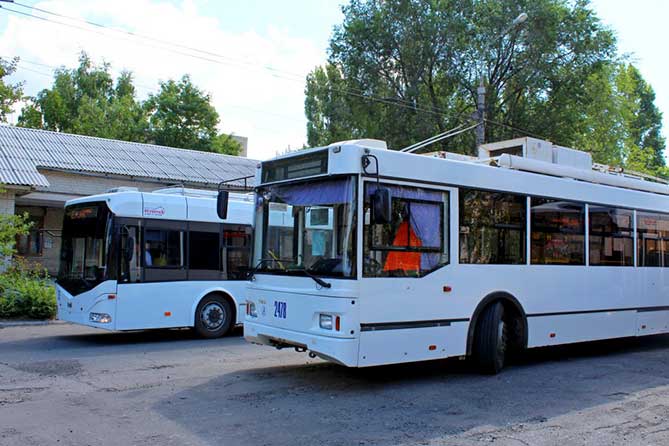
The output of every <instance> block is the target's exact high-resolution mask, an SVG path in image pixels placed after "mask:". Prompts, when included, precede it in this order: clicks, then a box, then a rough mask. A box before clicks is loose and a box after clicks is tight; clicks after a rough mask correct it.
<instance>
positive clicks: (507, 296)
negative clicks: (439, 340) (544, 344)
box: [467, 291, 527, 356]
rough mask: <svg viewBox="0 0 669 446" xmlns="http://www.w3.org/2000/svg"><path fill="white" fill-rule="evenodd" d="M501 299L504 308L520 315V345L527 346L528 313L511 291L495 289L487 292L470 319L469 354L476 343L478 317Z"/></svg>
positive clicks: (468, 333)
mask: <svg viewBox="0 0 669 446" xmlns="http://www.w3.org/2000/svg"><path fill="white" fill-rule="evenodd" d="M497 301H500V302H502V304H503V305H504V309H505V310H507V311H512V312H515V313H516V314H517V316H518V319H519V321H520V324H521V330H522V334H521V339H520V347H521V348H527V315H526V314H525V310H524V309H523V306H522V305H521V304H520V302H519V301H518V299H516V298H515V297H514V296H513V295H512V294H511V293H508V292H506V291H493V292H492V293H489V294H487V295H486V296H485V297H484V298H483V299H482V300H481V302H479V304H478V305H477V306H476V309H475V310H474V314H473V315H472V318H471V319H470V321H469V330H468V332H467V355H468V356H469V355H471V354H472V350H473V345H474V336H475V335H476V326H477V325H478V318H479V316H480V315H481V312H483V310H484V309H485V308H486V307H487V306H488V305H490V304H492V303H494V302H497Z"/></svg>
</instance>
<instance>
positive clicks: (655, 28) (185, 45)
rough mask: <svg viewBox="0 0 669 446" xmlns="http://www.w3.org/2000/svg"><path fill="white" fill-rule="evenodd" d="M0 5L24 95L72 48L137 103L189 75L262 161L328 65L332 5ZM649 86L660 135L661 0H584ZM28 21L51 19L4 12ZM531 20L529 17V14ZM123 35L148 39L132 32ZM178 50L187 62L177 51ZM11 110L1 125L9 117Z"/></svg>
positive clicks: (665, 92)
mask: <svg viewBox="0 0 669 446" xmlns="http://www.w3.org/2000/svg"><path fill="white" fill-rule="evenodd" d="M15 1H16V3H15V4H13V5H12V4H8V3H2V5H3V9H4V10H1V9H0V57H13V56H19V57H20V58H21V60H20V62H19V66H18V69H17V72H16V73H15V74H14V75H13V76H12V77H11V78H10V82H24V83H25V84H24V91H25V93H26V94H28V95H34V94H36V93H37V92H38V91H40V90H41V89H43V88H46V87H48V86H50V85H51V82H52V78H53V69H54V68H55V67H59V66H66V67H74V66H76V65H77V58H78V55H79V53H80V52H81V51H86V52H87V53H88V54H89V55H90V56H91V57H92V58H93V60H94V61H97V62H100V61H103V60H104V61H106V62H109V63H110V64H111V66H112V72H113V74H115V75H116V74H118V73H119V72H120V71H122V70H130V71H132V72H133V73H134V76H135V84H136V86H137V89H138V95H139V98H140V99H145V98H146V97H147V95H148V94H150V93H155V92H156V91H157V89H158V84H159V82H160V81H165V80H168V79H177V78H180V77H181V76H182V75H183V74H185V73H188V74H190V75H191V77H192V79H193V81H194V83H195V84H196V85H198V86H199V87H201V88H202V89H203V90H205V91H206V92H208V93H210V94H211V96H212V102H213V104H214V106H215V107H216V109H217V110H218V112H219V114H220V115H221V125H220V130H221V131H224V132H227V133H233V134H236V135H240V136H246V137H248V138H249V153H248V156H249V157H251V158H256V159H267V158H270V157H273V156H275V155H276V154H278V153H282V152H285V151H286V150H289V149H295V148H299V147H302V145H304V144H305V143H306V119H305V117H304V86H305V82H304V79H305V77H306V75H307V73H308V72H309V71H311V70H312V69H313V68H314V67H315V66H317V65H321V64H323V63H324V62H325V60H326V58H327V47H328V44H329V39H330V37H331V34H332V29H333V27H334V26H335V25H337V24H339V23H341V21H342V18H343V16H342V13H341V4H342V3H344V2H343V0H283V1H273V0H244V1H238V0H218V1H217V0H200V1H196V0H116V1H113V2H111V1H109V0H47V1H39V0H15ZM19 4H24V5H29V6H33V7H37V8H41V9H44V10H47V11H50V12H54V13H58V14H61V15H63V16H71V17H77V18H79V19H85V20H88V21H91V22H95V23H99V24H102V25H105V26H106V27H110V28H112V29H108V28H101V27H94V26H90V25H86V24H84V23H82V22H80V21H76V20H72V19H70V18H66V17H57V16H53V15H48V14H45V13H40V12H38V11H35V10H32V11H31V10H30V9H26V8H24V7H21V6H19ZM593 7H594V9H595V10H596V12H597V14H598V15H599V17H600V18H601V19H602V21H603V22H604V23H605V24H606V25H608V26H610V27H611V28H612V29H613V30H614V31H615V32H616V34H617V36H618V45H619V48H620V51H621V52H623V53H629V54H630V55H631V56H630V57H631V58H632V60H633V61H634V62H635V64H636V65H637V66H638V68H639V69H640V71H641V73H642V75H643V76H644V77H645V78H646V80H647V81H649V82H650V84H651V85H652V86H653V88H654V89H655V92H656V94H657V100H656V104H657V105H658V107H659V108H660V110H661V111H662V112H663V113H664V128H665V135H666V134H667V131H666V129H669V77H668V76H666V73H667V72H668V70H669V62H668V59H667V58H666V57H664V53H665V51H664V50H665V48H664V47H663V46H664V44H663V43H662V39H661V35H662V34H663V33H662V32H661V30H662V29H664V26H666V23H665V22H666V17H669V1H664V0H637V1H635V2H631V1H629V0H594V1H593ZM7 9H13V10H16V11H19V12H24V13H28V14H34V15H39V16H41V17H45V18H48V19H49V20H51V21H59V22H62V23H64V24H65V25H60V24H56V23H53V22H50V21H45V20H40V19H36V18H32V17H26V16H23V15H20V14H17V13H12V12H9V11H7ZM530 20H531V18H530ZM113 29H117V30H124V31H130V32H132V33H135V34H136V35H141V36H148V37H150V38H153V39H158V40H160V41H167V42H170V44H169V45H166V44H164V43H160V42H158V41H157V40H147V39H142V38H137V37H131V36H129V35H127V34H124V33H122V32H117V31H114V30H113ZM187 53H188V54H191V55H194V56H195V57H192V56H188V55H187ZM16 116H17V114H14V115H13V117H11V118H10V120H11V119H16Z"/></svg>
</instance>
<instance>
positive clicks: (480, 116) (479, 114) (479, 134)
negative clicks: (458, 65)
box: [476, 12, 528, 148]
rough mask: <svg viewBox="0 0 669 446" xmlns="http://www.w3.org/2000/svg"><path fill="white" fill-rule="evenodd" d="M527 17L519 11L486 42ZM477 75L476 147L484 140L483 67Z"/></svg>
mask: <svg viewBox="0 0 669 446" xmlns="http://www.w3.org/2000/svg"><path fill="white" fill-rule="evenodd" d="M527 17H528V16H527V14H526V13H524V12H521V13H520V14H519V15H518V17H516V18H515V19H513V22H511V24H510V25H509V26H508V27H507V28H506V29H505V30H504V31H502V32H501V33H500V34H499V35H498V36H496V37H495V38H494V39H492V40H491V41H489V43H488V44H490V42H494V41H497V40H499V39H502V38H503V37H504V36H505V35H506V34H507V33H509V32H510V31H512V30H514V29H515V28H516V27H518V26H520V25H522V24H523V23H524V22H525V21H526V20H527ZM485 49H487V47H485ZM479 77H480V83H479V87H478V88H477V89H476V93H477V94H478V97H477V100H476V118H477V120H478V123H479V124H478V126H477V127H476V147H477V148H478V147H479V146H481V144H483V143H484V142H485V82H484V79H483V67H481V70H480V72H479Z"/></svg>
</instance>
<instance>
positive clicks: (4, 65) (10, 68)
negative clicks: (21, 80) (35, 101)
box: [0, 57, 23, 122]
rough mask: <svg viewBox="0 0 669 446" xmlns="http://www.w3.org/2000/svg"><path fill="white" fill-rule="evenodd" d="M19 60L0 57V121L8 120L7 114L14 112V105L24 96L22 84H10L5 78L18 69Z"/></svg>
mask: <svg viewBox="0 0 669 446" xmlns="http://www.w3.org/2000/svg"><path fill="white" fill-rule="evenodd" d="M17 62H18V58H14V59H12V60H9V61H8V60H5V59H3V58H1V57H0V122H7V115H8V114H10V113H11V112H12V110H13V107H14V105H15V104H16V103H18V102H19V101H20V100H21V99H22V98H23V89H22V85H21V84H9V83H7V82H5V79H4V78H5V77H7V76H10V75H12V74H13V73H14V71H16V63H17Z"/></svg>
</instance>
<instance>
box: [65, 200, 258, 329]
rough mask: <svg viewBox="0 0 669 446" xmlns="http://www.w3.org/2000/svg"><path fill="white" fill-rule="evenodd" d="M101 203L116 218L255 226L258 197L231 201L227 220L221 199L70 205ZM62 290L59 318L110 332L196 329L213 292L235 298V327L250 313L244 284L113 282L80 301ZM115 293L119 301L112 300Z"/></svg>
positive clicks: (84, 295) (83, 294) (124, 201)
mask: <svg viewBox="0 0 669 446" xmlns="http://www.w3.org/2000/svg"><path fill="white" fill-rule="evenodd" d="M100 201H104V202H106V203H107V206H109V209H110V210H111V211H112V213H113V214H114V216H116V217H131V218H142V219H146V220H176V221H198V222H212V223H228V224H239V225H252V224H253V199H252V197H250V196H249V197H248V198H246V197H243V198H238V197H231V198H230V201H229V204H228V218H227V219H225V220H221V219H220V218H218V215H217V213H216V200H215V196H212V197H200V196H187V195H180V194H173V193H161V192H155V193H154V192H139V191H121V192H113V193H107V194H100V195H93V196H88V197H83V198H77V199H74V200H70V201H68V202H67V203H66V206H69V205H73V204H80V203H88V202H100ZM56 289H57V300H58V316H57V317H58V319H60V320H64V321H68V322H72V323H76V324H81V325H87V326H90V327H96V328H103V329H107V330H119V331H121V330H140V329H153V328H175V327H192V326H194V324H195V310H196V308H197V305H198V304H199V303H200V301H201V300H202V298H203V297H205V296H206V295H208V294H210V293H223V294H225V295H228V296H230V297H231V298H232V300H233V302H234V307H235V313H236V320H235V321H234V324H241V323H243V320H244V314H245V311H246V282H245V281H243V280H220V281H216V280H207V281H194V280H191V281H188V280H183V281H172V282H141V283H121V284H117V282H116V281H115V280H108V281H105V282H103V283H101V284H98V285H97V286H96V287H94V288H93V289H91V290H88V291H86V292H83V293H81V294H79V295H77V296H75V297H73V296H72V295H71V294H70V293H68V292H67V291H66V290H65V289H63V288H62V287H60V286H58V285H57V286H56ZM109 294H112V295H115V298H113V299H109V298H108V295H109ZM91 312H96V313H106V314H109V315H111V316H112V322H111V323H110V324H99V323H94V322H90V320H89V315H90V313H91ZM167 314H169V316H168V315H167Z"/></svg>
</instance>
